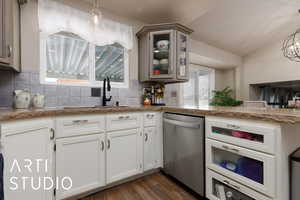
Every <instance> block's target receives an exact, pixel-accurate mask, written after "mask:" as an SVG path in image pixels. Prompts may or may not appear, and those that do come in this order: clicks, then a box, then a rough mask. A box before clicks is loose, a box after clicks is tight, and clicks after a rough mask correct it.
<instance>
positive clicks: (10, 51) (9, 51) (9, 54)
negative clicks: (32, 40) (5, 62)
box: [7, 45, 13, 58]
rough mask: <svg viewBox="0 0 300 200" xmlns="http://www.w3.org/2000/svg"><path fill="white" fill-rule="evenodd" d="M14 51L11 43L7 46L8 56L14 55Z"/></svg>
mask: <svg viewBox="0 0 300 200" xmlns="http://www.w3.org/2000/svg"><path fill="white" fill-rule="evenodd" d="M12 51H13V49H12V47H11V45H8V46H7V57H9V58H10V57H12V53H13V52H12Z"/></svg>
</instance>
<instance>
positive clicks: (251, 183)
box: [206, 139, 276, 197]
mask: <svg viewBox="0 0 300 200" xmlns="http://www.w3.org/2000/svg"><path fill="white" fill-rule="evenodd" d="M206 166H207V167H208V168H209V169H212V170H215V171H217V172H219V173H221V174H223V175H225V176H227V177H230V178H232V179H234V180H237V181H238V182H240V183H243V184H246V185H247V186H248V187H251V188H252V189H254V190H256V191H259V192H262V193H264V194H267V195H268V196H271V197H274V196H275V181H276V179H275V176H276V174H275V158H274V156H271V155H267V154H264V153H260V152H255V151H252V150H249V149H246V148H242V147H238V146H234V145H230V144H227V143H223V142H219V141H215V140H211V139H206Z"/></svg>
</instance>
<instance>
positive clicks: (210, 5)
mask: <svg viewBox="0 0 300 200" xmlns="http://www.w3.org/2000/svg"><path fill="white" fill-rule="evenodd" d="M85 1H87V2H90V3H91V2H92V0H85ZM100 2H101V7H103V8H104V9H106V10H108V11H111V12H113V13H116V14H118V15H121V16H126V17H130V18H135V19H138V20H140V21H143V22H145V23H149V24H150V23H164V22H180V23H183V24H184V25H187V26H189V27H190V28H192V29H194V30H195V32H194V33H193V35H192V37H193V38H194V39H196V40H199V41H203V42H205V43H207V44H210V45H213V46H216V47H218V48H222V49H224V50H227V51H230V52H233V53H235V54H237V55H240V56H245V55H248V54H250V53H252V52H254V51H255V50H257V49H259V48H261V47H264V46H265V45H267V44H269V43H272V42H275V41H281V40H282V38H284V37H285V36H287V35H288V34H290V33H292V32H293V31H295V30H296V29H297V28H300V14H299V13H298V12H297V11H298V9H300V0H101V1H100Z"/></svg>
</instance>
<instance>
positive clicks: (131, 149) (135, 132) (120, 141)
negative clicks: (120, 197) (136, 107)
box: [106, 129, 143, 184]
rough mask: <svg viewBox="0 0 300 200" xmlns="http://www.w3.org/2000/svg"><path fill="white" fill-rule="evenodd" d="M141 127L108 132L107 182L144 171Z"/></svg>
mask: <svg viewBox="0 0 300 200" xmlns="http://www.w3.org/2000/svg"><path fill="white" fill-rule="evenodd" d="M142 141H143V140H142V133H141V132H140V130H139V129H132V130H124V131H116V132H110V133H107V156H106V169H107V183H108V184H109V183H112V182H115V181H118V180H121V179H124V178H128V177H130V176H134V175H136V174H139V173H142V169H143V165H142V162H143V161H142V160H143V154H142V152H143V144H142Z"/></svg>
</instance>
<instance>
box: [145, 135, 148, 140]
mask: <svg viewBox="0 0 300 200" xmlns="http://www.w3.org/2000/svg"><path fill="white" fill-rule="evenodd" d="M147 141H148V133H145V142H147Z"/></svg>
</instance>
